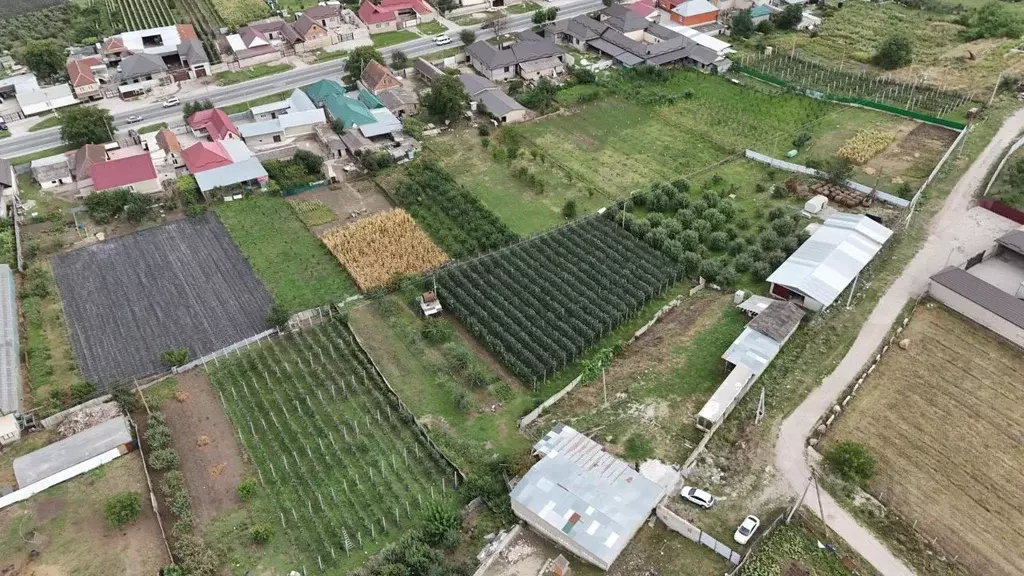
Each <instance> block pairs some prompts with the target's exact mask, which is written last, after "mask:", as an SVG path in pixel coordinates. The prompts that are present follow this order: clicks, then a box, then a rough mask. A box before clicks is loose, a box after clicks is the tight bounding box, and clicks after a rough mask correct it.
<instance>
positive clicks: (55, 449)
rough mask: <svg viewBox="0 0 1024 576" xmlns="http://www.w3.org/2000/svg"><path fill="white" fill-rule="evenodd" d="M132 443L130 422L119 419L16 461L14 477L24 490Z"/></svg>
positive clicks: (104, 423) (72, 436) (98, 425)
mask: <svg viewBox="0 0 1024 576" xmlns="http://www.w3.org/2000/svg"><path fill="white" fill-rule="evenodd" d="M131 441H132V433H131V429H130V428H129V426H128V419H127V418H125V417H124V416H119V417H117V418H114V419H111V420H107V421H106V422H103V423H102V424H97V425H95V426H93V427H92V428H87V429H86V430H83V431H81V432H79V433H78V434H73V435H71V436H68V437H67V438H65V439H63V440H60V441H58V442H54V443H53V444H50V445H49V446H46V447H44V448H40V449H39V450H36V451H35V452H29V453H28V454H26V455H24V456H21V457H19V458H15V459H14V477H15V478H16V479H17V480H18V488H24V487H26V486H30V485H32V484H34V483H36V482H38V481H40V480H43V479H45V478H49V477H50V476H53V475H54V474H57V473H58V472H62V471H64V470H66V469H68V468H70V467H72V466H74V465H75V464H79V463H81V462H85V461H86V460H88V459H90V458H93V457H95V456H99V455H100V454H103V453H104V452H107V451H109V450H112V449H114V448H117V447H119V446H123V445H125V444H128V443H129V442H131Z"/></svg>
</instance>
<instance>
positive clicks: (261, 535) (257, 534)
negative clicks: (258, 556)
mask: <svg viewBox="0 0 1024 576" xmlns="http://www.w3.org/2000/svg"><path fill="white" fill-rule="evenodd" d="M273 534H274V530H273V529H272V528H271V527H270V526H268V525H266V524H253V525H252V526H250V527H249V539H250V540H252V543H253V544H258V545H259V544H266V543H267V542H269V541H270V537H271V536H273Z"/></svg>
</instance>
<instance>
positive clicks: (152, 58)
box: [117, 53, 171, 98]
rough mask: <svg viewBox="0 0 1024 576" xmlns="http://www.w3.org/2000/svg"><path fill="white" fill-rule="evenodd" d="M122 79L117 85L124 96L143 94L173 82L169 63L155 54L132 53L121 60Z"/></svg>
mask: <svg viewBox="0 0 1024 576" xmlns="http://www.w3.org/2000/svg"><path fill="white" fill-rule="evenodd" d="M120 73H121V74H120V76H121V80H120V82H119V85H118V87H117V90H118V92H120V94H121V97H122V98H131V97H135V96H141V95H142V94H145V93H146V92H148V91H150V90H152V89H153V88H156V87H157V86H162V85H165V84H170V83H171V76H170V74H168V73H167V64H165V63H164V60H163V58H161V57H160V56H157V55H155V54H146V53H142V54H132V55H131V56H128V57H126V58H125V59H124V60H122V61H121V65H120Z"/></svg>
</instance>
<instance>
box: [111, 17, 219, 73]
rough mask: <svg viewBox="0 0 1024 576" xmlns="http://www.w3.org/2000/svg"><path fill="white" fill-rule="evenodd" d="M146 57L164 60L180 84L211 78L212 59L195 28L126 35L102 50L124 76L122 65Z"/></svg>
mask: <svg viewBox="0 0 1024 576" xmlns="http://www.w3.org/2000/svg"><path fill="white" fill-rule="evenodd" d="M142 54H145V55H148V56H155V57H158V58H160V59H161V60H162V61H163V62H164V65H165V67H166V71H167V73H168V74H170V76H171V77H172V78H173V79H174V80H175V81H178V82H182V81H185V80H189V79H194V78H201V77H203V76H209V75H210V59H209V56H208V55H207V54H206V51H205V50H204V48H203V44H202V42H201V41H200V40H199V35H198V34H196V30H195V28H193V27H192V25H191V24H176V25H173V26H162V27H159V28H147V29H145V30H131V31H128V32H122V33H121V34H118V35H117V36H112V37H110V38H107V39H106V40H105V41H104V42H103V44H102V45H101V47H100V55H101V56H103V58H104V59H105V60H106V61H107V62H108V63H110V64H113V65H118V64H120V65H121V72H122V74H123V72H124V64H123V63H122V61H123V60H125V59H127V58H129V57H131V56H133V55H134V56H138V55H142Z"/></svg>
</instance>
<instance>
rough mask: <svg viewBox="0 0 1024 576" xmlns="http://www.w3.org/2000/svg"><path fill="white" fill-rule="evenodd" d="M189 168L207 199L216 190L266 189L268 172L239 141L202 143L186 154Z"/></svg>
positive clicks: (184, 155) (184, 153) (185, 158)
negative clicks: (238, 188)
mask: <svg viewBox="0 0 1024 576" xmlns="http://www.w3.org/2000/svg"><path fill="white" fill-rule="evenodd" d="M182 156H183V158H184V160H185V165H186V166H187V167H188V170H189V172H191V173H192V174H193V175H194V176H195V177H196V183H197V184H198V185H199V190H200V191H202V192H203V194H204V195H206V196H207V197H210V196H211V193H212V191H213V190H214V189H216V188H233V187H238V186H241V187H250V188H254V187H259V188H262V187H265V186H266V185H267V179H268V176H267V171H266V170H265V169H264V168H263V165H262V164H260V161H259V160H258V159H257V158H256V157H255V156H253V154H252V151H251V150H249V148H248V147H247V146H246V145H245V143H243V142H241V141H239V140H219V141H216V142H198V143H196V144H193V145H192V146H189V147H188V148H186V149H185V150H184V151H183V152H182Z"/></svg>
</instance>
